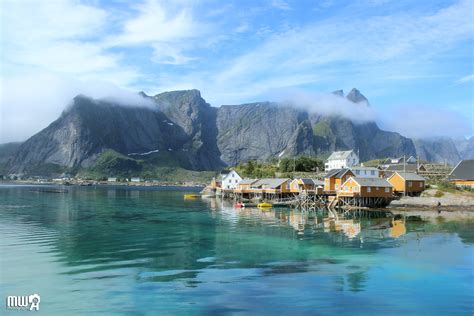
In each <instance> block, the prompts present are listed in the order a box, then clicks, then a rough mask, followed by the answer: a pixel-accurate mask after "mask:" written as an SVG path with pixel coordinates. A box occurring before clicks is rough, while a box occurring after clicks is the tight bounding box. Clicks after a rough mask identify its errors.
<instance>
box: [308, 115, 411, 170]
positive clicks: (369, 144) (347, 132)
mask: <svg viewBox="0 0 474 316" xmlns="http://www.w3.org/2000/svg"><path fill="white" fill-rule="evenodd" d="M311 122H312V126H313V132H314V139H315V140H314V146H315V151H316V152H317V153H318V154H327V153H331V152H333V151H335V150H349V149H353V150H356V151H359V155H360V159H361V160H362V161H364V160H370V159H375V158H381V157H398V156H401V155H415V154H416V150H415V146H414V145H413V142H412V141H411V139H409V138H406V137H403V136H401V135H400V134H398V133H395V132H387V131H383V130H381V129H380V128H379V127H378V126H377V124H376V123H374V122H368V123H354V122H352V121H350V120H349V119H347V118H343V117H324V116H319V115H312V116H311Z"/></svg>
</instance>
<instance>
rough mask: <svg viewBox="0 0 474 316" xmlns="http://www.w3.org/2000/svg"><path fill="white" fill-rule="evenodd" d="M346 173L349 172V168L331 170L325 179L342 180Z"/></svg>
mask: <svg viewBox="0 0 474 316" xmlns="http://www.w3.org/2000/svg"><path fill="white" fill-rule="evenodd" d="M347 171H351V170H350V169H349V168H342V169H332V170H330V171H329V172H328V173H327V174H326V176H325V178H331V177H336V178H342V177H343V176H344V175H345V174H346V172H347Z"/></svg>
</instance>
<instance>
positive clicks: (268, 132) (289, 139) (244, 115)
mask: <svg viewBox="0 0 474 316" xmlns="http://www.w3.org/2000/svg"><path fill="white" fill-rule="evenodd" d="M217 130H218V136H217V146H218V148H219V151H220V153H221V159H222V160H223V161H224V162H225V163H227V164H229V165H233V164H236V163H238V162H240V161H246V160H249V159H259V160H264V159H268V158H271V157H276V156H279V155H281V156H285V155H286V156H289V155H298V154H306V155H311V154H314V150H313V138H312V137H313V136H312V130H311V124H310V122H309V119H308V114H307V113H305V112H300V111H298V110H295V109H293V108H289V107H282V106H278V105H277V104H274V103H269V102H263V103H251V104H243V105H224V106H221V107H220V108H219V109H218V111H217Z"/></svg>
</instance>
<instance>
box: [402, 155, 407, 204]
mask: <svg viewBox="0 0 474 316" xmlns="http://www.w3.org/2000/svg"><path fill="white" fill-rule="evenodd" d="M403 177H404V179H403V180H404V182H405V190H403V195H404V196H407V180H406V177H407V159H406V155H403Z"/></svg>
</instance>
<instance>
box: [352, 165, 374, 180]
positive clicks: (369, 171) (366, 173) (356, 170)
mask: <svg viewBox="0 0 474 316" xmlns="http://www.w3.org/2000/svg"><path fill="white" fill-rule="evenodd" d="M351 171H352V173H353V174H354V176H356V177H357V178H379V177H380V170H379V169H377V168H373V167H352V168H351Z"/></svg>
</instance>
